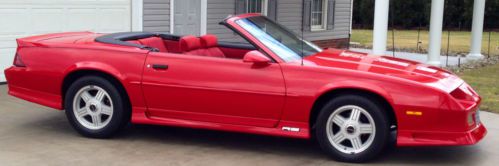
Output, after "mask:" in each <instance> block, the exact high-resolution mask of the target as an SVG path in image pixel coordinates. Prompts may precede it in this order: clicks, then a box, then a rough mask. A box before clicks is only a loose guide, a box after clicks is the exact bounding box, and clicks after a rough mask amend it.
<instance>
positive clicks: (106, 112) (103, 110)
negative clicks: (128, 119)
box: [101, 105, 113, 115]
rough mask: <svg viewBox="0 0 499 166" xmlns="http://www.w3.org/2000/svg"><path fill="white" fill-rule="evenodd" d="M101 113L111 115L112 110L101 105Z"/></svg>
mask: <svg viewBox="0 0 499 166" xmlns="http://www.w3.org/2000/svg"><path fill="white" fill-rule="evenodd" d="M101 107H102V108H101V113H102V114H104V115H112V114H113V109H112V108H111V107H109V106H107V105H102V106H101Z"/></svg>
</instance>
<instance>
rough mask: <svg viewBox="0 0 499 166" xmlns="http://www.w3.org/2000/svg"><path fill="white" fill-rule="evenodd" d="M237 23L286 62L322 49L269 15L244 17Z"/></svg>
mask: <svg viewBox="0 0 499 166" xmlns="http://www.w3.org/2000/svg"><path fill="white" fill-rule="evenodd" d="M236 24H238V25H239V26H241V27H242V28H244V29H245V30H246V31H248V32H249V33H250V34H251V35H253V36H254V37H255V38H256V39H257V40H259V41H260V42H262V43H263V44H264V45H265V46H267V47H268V48H269V49H270V50H272V51H273V52H274V53H275V54H276V55H278V56H279V57H281V58H282V59H283V60H284V61H286V62H289V61H294V60H298V59H301V58H302V57H306V56H310V55H313V54H316V53H318V52H321V51H322V49H320V48H319V47H318V46H316V45H315V44H312V43H311V42H309V41H306V40H303V39H302V38H300V37H298V36H297V35H296V34H294V33H293V32H292V31H290V30H288V29H286V28H285V27H283V26H281V25H279V24H277V23H275V22H274V21H271V20H269V19H268V18H267V17H263V16H256V17H249V18H244V19H240V20H237V21H236Z"/></svg>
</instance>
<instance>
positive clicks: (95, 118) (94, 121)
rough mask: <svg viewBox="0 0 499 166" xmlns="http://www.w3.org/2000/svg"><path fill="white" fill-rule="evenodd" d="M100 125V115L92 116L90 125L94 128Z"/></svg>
mask: <svg viewBox="0 0 499 166" xmlns="http://www.w3.org/2000/svg"><path fill="white" fill-rule="evenodd" d="M101 123H102V120H101V117H100V115H92V124H93V125H94V126H100V125H101Z"/></svg>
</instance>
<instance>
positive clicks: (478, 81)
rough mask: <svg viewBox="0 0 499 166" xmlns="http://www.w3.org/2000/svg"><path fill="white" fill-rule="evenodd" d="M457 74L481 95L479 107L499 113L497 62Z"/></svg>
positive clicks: (498, 73)
mask: <svg viewBox="0 0 499 166" xmlns="http://www.w3.org/2000/svg"><path fill="white" fill-rule="evenodd" d="M458 75H459V76H460V77H461V78H462V79H464V80H465V81H466V82H467V83H468V84H470V85H471V86H472V87H473V89H475V90H476V91H477V92H478V94H479V95H480V96H481V97H482V105H481V106H480V109H482V110H485V111H490V112H495V113H499V64H495V65H491V66H486V67H483V68H478V69H473V70H467V71H464V72H461V73H458Z"/></svg>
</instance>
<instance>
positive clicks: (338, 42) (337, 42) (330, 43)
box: [312, 38, 348, 48]
mask: <svg viewBox="0 0 499 166" xmlns="http://www.w3.org/2000/svg"><path fill="white" fill-rule="evenodd" d="M312 42H313V43H314V44H317V45H318V46H319V47H321V48H347V46H348V38H343V39H330V40H316V41H312Z"/></svg>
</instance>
